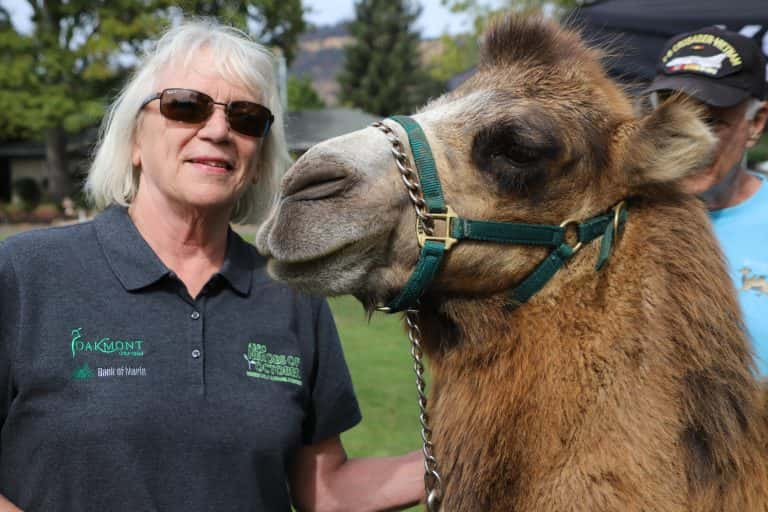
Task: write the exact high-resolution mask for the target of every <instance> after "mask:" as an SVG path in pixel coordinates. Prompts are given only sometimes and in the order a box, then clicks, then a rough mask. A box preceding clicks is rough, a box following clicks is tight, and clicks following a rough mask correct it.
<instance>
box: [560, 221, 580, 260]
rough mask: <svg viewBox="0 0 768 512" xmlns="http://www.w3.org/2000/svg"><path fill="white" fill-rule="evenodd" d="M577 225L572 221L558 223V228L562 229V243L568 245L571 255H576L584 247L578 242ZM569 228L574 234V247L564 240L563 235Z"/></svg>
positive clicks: (576, 222) (577, 223)
mask: <svg viewBox="0 0 768 512" xmlns="http://www.w3.org/2000/svg"><path fill="white" fill-rule="evenodd" d="M579 224H580V222H579V221H578V220H574V219H568V220H566V221H563V222H562V223H560V227H561V228H563V243H564V244H566V245H568V246H569V247H570V248H571V249H572V250H573V254H576V253H577V252H579V251H580V250H581V248H582V247H584V243H583V242H581V241H579ZM569 227H573V229H574V230H575V233H576V244H574V245H571V244H570V243H568V242H567V241H566V240H565V235H566V234H567V232H568V228H569Z"/></svg>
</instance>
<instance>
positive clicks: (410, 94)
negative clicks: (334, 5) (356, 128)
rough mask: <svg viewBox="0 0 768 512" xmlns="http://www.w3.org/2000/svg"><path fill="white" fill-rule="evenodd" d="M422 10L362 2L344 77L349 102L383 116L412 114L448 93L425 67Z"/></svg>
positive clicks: (398, 2) (405, 0)
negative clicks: (419, 28) (417, 27)
mask: <svg viewBox="0 0 768 512" xmlns="http://www.w3.org/2000/svg"><path fill="white" fill-rule="evenodd" d="M419 11H420V9H419V8H418V7H416V6H413V5H411V3H410V2H409V0H359V1H358V2H357V3H356V4H355V20H354V21H353V22H352V23H351V24H350V25H349V31H350V33H351V35H352V37H353V38H354V42H353V43H352V44H351V45H350V46H348V47H347V48H346V55H345V63H344V70H343V71H342V73H341V75H340V76H339V83H340V85H341V95H340V96H341V99H342V101H343V102H345V103H348V104H351V105H353V106H355V107H358V108H361V109H363V110H365V111H367V112H371V113H373V114H377V115H380V116H387V115H390V114H393V113H407V112H410V111H411V110H413V109H414V108H415V107H417V106H419V105H421V104H422V103H424V101H425V100H426V99H427V98H429V97H430V96H433V95H437V94H439V93H440V92H441V90H442V84H440V83H439V82H437V81H435V80H434V79H433V78H432V77H431V76H429V74H428V73H427V72H426V70H425V69H423V68H422V66H421V62H420V61H421V57H420V52H419V35H418V34H417V33H416V32H414V31H413V30H412V26H413V23H414V22H415V20H416V18H417V17H418V15H419Z"/></svg>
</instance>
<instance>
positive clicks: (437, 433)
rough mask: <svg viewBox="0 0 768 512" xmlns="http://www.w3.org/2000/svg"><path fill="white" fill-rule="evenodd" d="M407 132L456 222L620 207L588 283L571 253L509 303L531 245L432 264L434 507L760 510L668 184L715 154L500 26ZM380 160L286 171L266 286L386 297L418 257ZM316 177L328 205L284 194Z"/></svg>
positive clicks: (706, 137)
mask: <svg viewBox="0 0 768 512" xmlns="http://www.w3.org/2000/svg"><path fill="white" fill-rule="evenodd" d="M467 98H471V101H470V100H467ZM416 117H417V119H419V121H420V122H421V124H422V125H423V127H424V130H425V132H426V134H427V136H428V138H429V140H430V144H431V145H432V149H433V152H434V153H435V157H436V160H437V165H438V169H439V171H440V177H441V180H442V181H443V187H444V191H445V196H446V200H447V202H448V203H449V204H451V205H452V206H453V207H454V209H455V210H456V211H457V212H458V213H459V215H461V216H462V217H467V218H475V219H492V220H499V221H522V222H529V223H539V224H545V223H546V224H559V223H560V222H562V221H563V220H565V219H568V218H573V219H580V220H583V219H587V218H589V217H592V216H594V215H596V214H598V213H602V212H605V211H608V210H609V209H610V207H611V206H612V205H614V204H616V203H617V202H618V201H619V200H621V199H624V198H628V197H629V198H631V199H630V201H631V202H630V207H629V219H628V221H627V224H626V227H625V229H624V231H623V233H622V234H621V236H620V237H619V239H618V240H617V242H616V246H615V249H614V252H613V254H612V255H611V258H610V261H609V263H608V265H607V266H606V267H605V268H604V269H602V270H601V271H600V272H597V271H595V269H594V265H595V262H596V260H597V253H598V244H599V242H594V243H592V244H589V245H587V246H586V247H585V248H584V249H583V250H582V251H581V252H580V253H578V254H577V255H576V256H575V257H574V258H573V260H572V261H571V262H570V263H569V264H568V266H567V267H566V268H565V269H563V270H561V271H560V272H558V273H557V275H556V276H555V277H554V278H553V279H552V280H551V281H550V282H549V283H548V284H547V286H545V287H544V289H543V290H542V291H541V292H539V293H538V294H537V295H535V296H534V297H533V298H532V299H531V300H530V301H529V302H528V303H526V304H524V305H522V306H520V307H517V308H514V309H510V308H509V307H508V304H509V302H508V300H507V299H506V294H505V292H506V290H508V289H509V288H511V287H513V286H514V285H515V284H516V283H519V282H520V281H521V279H523V278H524V277H525V276H526V275H527V274H528V273H529V272H530V271H531V270H532V269H533V268H534V267H535V265H536V264H537V263H538V262H539V261H541V259H542V258H543V257H544V256H545V255H546V253H547V249H545V248H540V247H538V248H537V247H525V246H503V245H497V244H484V243H472V242H465V243H461V244H459V245H458V246H456V248H454V249H453V250H452V251H451V252H450V253H449V255H448V256H447V258H446V261H445V262H444V266H443V269H442V272H441V274H440V276H439V277H438V280H437V281H436V282H435V283H434V284H433V286H432V287H431V288H430V290H429V292H428V294H427V295H426V296H425V297H424V298H423V300H422V307H421V314H420V320H421V323H422V331H423V333H424V336H425V340H424V343H425V347H426V351H427V353H428V355H429V356H430V359H431V365H432V375H433V380H434V385H433V388H432V390H431V409H430V413H431V419H432V426H433V429H434V441H435V451H436V456H437V459H438V462H439V464H440V467H439V469H440V471H441V473H442V475H443V480H444V484H445V506H444V508H445V510H447V511H511V510H515V511H543V512H554V511H585V512H586V511H638V512H639V511H648V512H650V511H664V512H667V511H668V512H672V511H681V512H682V511H686V512H694V511H695V512H715V511H760V512H765V511H767V510H768V469H767V465H768V446H766V434H768V421H767V420H766V414H765V397H764V396H762V395H761V391H760V388H759V386H758V383H757V381H756V380H755V378H754V376H753V368H752V363H751V353H750V349H749V346H748V344H747V342H746V340H745V336H744V334H743V332H742V329H741V320H740V316H739V312H738V305H737V301H736V297H735V294H734V292H733V288H732V286H731V282H730V278H729V277H728V275H727V274H726V272H725V270H724V264H723V261H722V256H721V253H720V250H719V248H718V246H717V243H716V242H715V240H714V238H713V236H712V233H711V230H710V228H709V221H708V218H707V215H706V212H705V211H704V209H703V207H702V205H701V204H700V203H699V201H698V200H696V199H695V198H693V197H689V196H686V195H685V194H683V192H681V191H680V189H679V187H678V182H679V180H680V179H681V178H683V177H684V176H686V175H687V174H689V173H691V172H693V171H695V170H696V169H697V168H700V167H702V166H703V165H704V164H705V163H706V162H707V159H708V158H709V153H710V150H711V148H712V144H713V138H712V136H711V134H710V133H709V131H708V130H707V128H706V126H705V125H704V124H703V123H702V122H701V121H699V119H698V117H697V112H696V110H695V109H694V108H693V107H691V106H689V105H686V104H684V103H681V102H679V101H670V102H668V103H667V104H665V105H662V106H661V107H660V108H659V109H657V110H656V111H655V112H653V113H651V114H648V115H645V116H644V117H638V116H637V115H636V114H635V113H634V112H633V109H632V108H631V104H630V102H629V100H628V99H627V97H626V95H625V94H624V93H623V92H622V91H621V90H620V89H619V88H618V87H616V86H615V85H614V84H613V83H612V82H611V81H610V80H609V79H608V78H607V77H606V76H605V74H604V72H603V71H602V69H601V67H600V64H599V54H598V53H597V52H596V51H595V50H591V49H588V48H585V47H584V46H583V45H582V43H581V42H580V41H579V38H578V36H577V34H575V33H574V32H570V31H567V30H563V29H561V28H559V27H557V26H556V25H554V24H552V23H549V22H543V21H541V20H538V19H519V18H508V19H505V20H503V21H501V22H500V23H499V24H498V25H497V26H496V27H494V28H493V29H492V30H491V32H490V33H489V35H488V36H487V39H486V44H485V51H484V57H483V61H482V64H481V66H480V68H479V69H478V72H477V73H476V75H475V76H474V77H473V78H472V79H470V80H469V81H468V82H467V83H465V84H464V85H463V86H462V87H461V88H459V90H457V91H455V92H453V93H451V94H449V95H447V96H445V97H443V98H440V99H438V100H436V101H434V102H433V103H431V104H430V105H427V106H426V107H425V108H424V109H423V110H422V112H420V113H419V114H418V115H417V116H416ZM390 125H391V126H393V129H395V130H396V131H398V133H399V135H400V136H401V138H403V134H402V132H401V131H400V130H399V128H398V127H397V126H395V125H392V124H390ZM520 148H523V149H520ZM531 148H533V149H531ZM388 151H389V147H388V143H387V142H386V139H384V138H383V136H382V135H381V134H380V133H378V132H377V131H376V130H375V129H372V128H371V129H368V130H366V131H363V132H360V133H359V134H356V135H351V136H349V137H348V138H341V139H337V140H334V141H330V142H328V143H326V144H324V145H321V146H320V147H318V148H316V149H314V150H313V151H310V152H309V153H308V154H307V155H305V157H303V158H302V159H301V160H300V161H299V162H298V163H297V164H296V165H295V166H294V168H293V169H292V171H291V172H290V173H289V175H288V176H287V177H286V179H285V182H284V191H285V197H284V198H283V199H282V200H281V203H280V205H279V207H278V208H277V209H276V210H275V212H274V214H273V216H272V217H271V219H270V220H269V221H268V223H267V224H266V226H265V227H264V228H263V229H262V231H261V233H260V235H259V240H258V244H259V247H260V248H261V249H262V250H263V251H264V252H265V253H267V254H270V255H271V256H272V257H273V258H274V259H273V261H272V262H271V263H270V268H271V270H272V272H273V273H274V274H275V275H277V276H278V277H280V278H283V279H286V280H288V281H292V282H294V283H296V284H297V285H299V286H303V287H304V288H307V289H310V290H313V291H320V292H323V293H331V294H332V293H355V294H356V295H357V296H358V297H360V298H361V300H363V302H364V303H366V304H368V305H370V304H373V303H375V302H385V301H386V300H387V299H389V298H391V297H392V296H393V295H394V294H395V293H397V291H398V290H399V289H400V288H401V287H402V286H403V284H404V283H405V280H406V279H407V277H408V275H409V273H410V271H411V270H412V269H413V264H414V262H415V260H416V258H417V255H418V247H417V246H416V244H415V240H414V235H413V223H414V215H413V209H412V207H411V204H410V201H409V200H408V198H407V196H406V195H405V192H404V188H403V186H402V184H401V183H400V182H399V177H398V175H397V173H396V171H395V168H394V165H393V163H392V157H391V156H390V155H389V153H388ZM531 154H533V156H531ZM499 155H502V156H499ZM526 159H528V160H530V161H529V162H528V163H527V164H526V163H520V161H525V160H526ZM510 161H513V162H518V163H516V164H514V165H513V164H510V163H509V162H510ZM373 167H379V169H373ZM330 168H333V169H335V170H338V169H343V170H344V172H345V173H346V174H347V178H345V179H346V180H347V181H346V182H345V183H346V184H345V186H344V187H339V188H338V191H337V193H336V195H334V196H330V195H329V194H325V195H322V194H317V193H315V196H317V197H316V199H315V200H307V198H306V197H302V198H301V200H298V199H296V196H297V195H299V194H297V191H298V190H300V189H306V187H309V189H310V190H311V185H312V181H313V180H312V177H313V176H314V175H317V176H320V175H326V176H327V171H328V170H329V169H330ZM381 168H385V169H386V172H384V171H383V170H382V169H381ZM334 172H336V171H334ZM315 181H317V182H319V181H322V179H320V178H319V177H318V178H317V179H316V180H315Z"/></svg>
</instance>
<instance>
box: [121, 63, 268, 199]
mask: <svg viewBox="0 0 768 512" xmlns="http://www.w3.org/2000/svg"><path fill="white" fill-rule="evenodd" d="M192 62H193V64H192V65H190V66H189V67H183V66H174V67H171V68H169V69H167V70H166V71H165V72H164V73H163V75H161V76H160V77H159V80H158V83H157V86H156V88H155V92H160V91H162V90H164V89H168V88H184V89H193V90H196V91H200V92H203V93H205V94H207V95H208V96H210V97H211V98H213V100H214V101H216V102H222V103H229V102H230V101H234V100H246V101H254V102H257V103H261V102H262V101H263V100H262V98H260V97H254V95H253V94H251V93H249V92H248V91H247V90H246V89H245V87H242V86H240V85H238V84H233V83H230V82H228V81H227V80H224V79H223V78H222V77H221V76H219V75H217V74H215V73H214V72H213V69H214V66H213V64H214V63H213V61H212V57H211V55H210V52H207V51H204V52H201V53H200V54H199V55H198V56H197V58H195V59H193V60H192ZM261 141H262V139H260V138H257V137H250V136H247V135H243V134H241V133H239V132H236V131H234V130H232V129H231V128H230V127H229V125H228V123H227V119H226V114H225V112H224V107H223V106H222V105H216V106H215V108H214V113H213V114H212V115H211V117H210V118H208V120H207V121H203V122H202V123H198V124H188V123H182V122H178V121H172V120H170V119H166V118H165V117H163V115H162V114H161V113H160V102H159V100H155V101H152V102H150V103H149V104H147V105H146V106H145V107H144V109H143V111H142V116H141V117H140V119H139V122H138V126H137V133H136V141H135V143H134V146H133V152H132V160H133V165H134V166H135V167H138V168H140V170H141V175H140V181H139V187H138V192H137V196H136V198H135V199H134V204H135V205H139V204H141V203H142V202H143V201H147V200H148V201H151V202H153V203H154V204H155V205H156V206H158V207H160V208H171V209H178V208H181V209H189V208H193V209H196V210H200V211H201V213H206V212H210V211H216V212H222V211H231V209H232V207H233V206H234V203H235V201H236V200H237V199H238V198H239V197H240V195H241V194H242V193H243V192H244V191H245V188H246V187H247V186H248V185H249V183H251V182H252V181H253V180H254V179H255V178H256V175H257V172H258V169H257V161H258V157H259V150H260V148H261Z"/></svg>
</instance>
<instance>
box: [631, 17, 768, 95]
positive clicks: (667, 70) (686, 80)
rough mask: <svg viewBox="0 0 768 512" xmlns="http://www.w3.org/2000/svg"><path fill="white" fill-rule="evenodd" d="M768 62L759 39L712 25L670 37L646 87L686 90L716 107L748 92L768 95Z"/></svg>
mask: <svg viewBox="0 0 768 512" xmlns="http://www.w3.org/2000/svg"><path fill="white" fill-rule="evenodd" d="M765 67H766V60H765V56H764V55H763V53H762V52H761V51H760V48H759V47H758V46H757V43H756V42H755V41H754V40H753V39H751V38H749V37H746V36H742V35H741V34H737V33H736V32H731V31H729V30H723V29H721V28H719V27H706V28H702V29H700V30H694V31H693V32H687V33H685V34H680V35H677V36H675V37H673V38H672V39H670V40H669V41H667V43H666V45H665V46H664V51H662V52H661V56H660V58H659V61H658V62H657V65H656V77H655V78H654V79H653V82H651V85H650V86H649V87H648V88H647V89H646V90H645V92H646V93H649V92H653V91H661V90H672V91H681V92H684V93H686V94H689V95H691V96H693V97H694V98H697V99H699V100H701V101H703V102H704V103H706V104H708V105H712V106H714V107H732V106H734V105H736V104H738V103H739V102H741V101H743V100H744V99H746V98H748V97H753V98H757V99H758V100H763V99H765V97H766V92H767V90H768V84H766V82H765Z"/></svg>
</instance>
